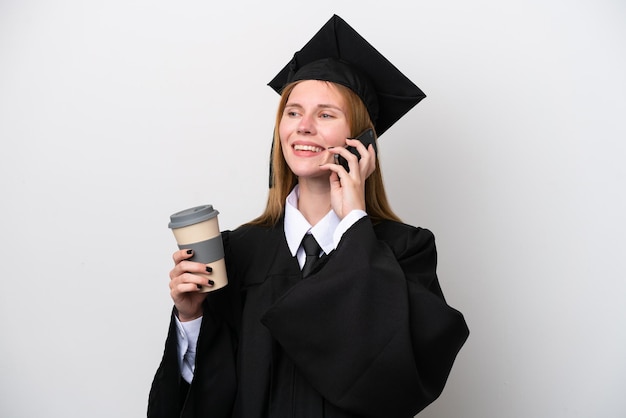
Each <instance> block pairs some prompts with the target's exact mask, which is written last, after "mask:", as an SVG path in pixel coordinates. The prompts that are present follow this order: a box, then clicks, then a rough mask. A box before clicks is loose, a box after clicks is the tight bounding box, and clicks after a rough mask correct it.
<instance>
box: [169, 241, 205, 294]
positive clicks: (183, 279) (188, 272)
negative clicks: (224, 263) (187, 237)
mask: <svg viewBox="0 0 626 418" xmlns="http://www.w3.org/2000/svg"><path fill="white" fill-rule="evenodd" d="M192 256H193V252H191V250H180V251H177V252H175V253H174V255H173V259H174V262H175V263H176V264H175V266H174V268H173V269H172V270H171V271H170V289H171V290H172V291H175V290H178V291H179V292H191V291H197V290H198V289H199V287H198V286H213V285H214V284H215V283H214V282H213V280H211V277H210V275H211V273H212V272H213V269H212V268H211V267H210V266H209V265H206V264H203V263H196V262H194V261H189V260H187V259H188V258H190V257H192Z"/></svg>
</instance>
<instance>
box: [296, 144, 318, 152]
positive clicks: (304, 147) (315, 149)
mask: <svg viewBox="0 0 626 418" xmlns="http://www.w3.org/2000/svg"><path fill="white" fill-rule="evenodd" d="M293 149H295V150H296V151H313V152H322V150H323V149H322V148H320V147H314V146H313V145H294V147H293Z"/></svg>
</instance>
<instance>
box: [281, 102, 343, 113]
mask: <svg viewBox="0 0 626 418" xmlns="http://www.w3.org/2000/svg"><path fill="white" fill-rule="evenodd" d="M288 107H297V108H300V109H302V108H304V106H302V105H301V104H299V103H291V102H287V103H286V104H285V109H286V108H288ZM316 108H318V109H334V110H338V111H340V112H341V113H345V112H344V111H343V109H342V108H340V107H339V106H336V105H331V104H318V105H317V106H316Z"/></svg>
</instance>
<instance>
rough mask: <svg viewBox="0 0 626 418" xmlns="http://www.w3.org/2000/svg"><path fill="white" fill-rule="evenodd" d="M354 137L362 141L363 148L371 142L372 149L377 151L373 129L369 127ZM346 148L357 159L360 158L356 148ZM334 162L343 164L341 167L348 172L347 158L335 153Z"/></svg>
mask: <svg viewBox="0 0 626 418" xmlns="http://www.w3.org/2000/svg"><path fill="white" fill-rule="evenodd" d="M354 139H358V140H359V141H361V142H362V143H363V145H365V148H367V147H369V145H370V144H372V146H373V147H374V151H378V150H377V149H376V138H375V137H374V130H373V129H371V128H370V129H366V130H365V131H363V132H361V133H360V134H359V135H357V137H356V138H354ZM346 149H347V150H348V151H350V152H351V153H353V154H354V155H356V157H357V158H358V159H359V160H360V159H361V155H360V154H359V152H358V151H357V150H356V148H354V147H347V148H346ZM335 164H341V165H342V166H343V168H345V169H346V171H347V172H350V167H348V160H346V159H345V158H343V157H342V156H341V155H339V154H335Z"/></svg>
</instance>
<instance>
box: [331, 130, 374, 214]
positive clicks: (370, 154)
mask: <svg viewBox="0 0 626 418" xmlns="http://www.w3.org/2000/svg"><path fill="white" fill-rule="evenodd" d="M346 143H347V144H348V146H351V147H354V148H356V150H357V151H358V152H359V154H360V155H361V159H360V160H359V159H358V158H357V157H356V155H354V154H352V153H351V152H350V151H348V150H347V149H346V148H344V147H334V148H329V149H328V151H330V152H331V153H333V154H339V155H341V156H342V157H343V158H345V159H346V160H347V161H348V167H350V172H347V171H346V169H345V168H343V167H342V166H341V165H340V164H324V165H322V166H321V167H320V168H322V169H325V170H330V171H331V174H330V204H331V206H332V209H333V210H334V211H335V213H336V214H337V216H339V218H341V219H343V218H344V217H345V216H346V215H347V214H348V213H350V211H352V210H355V209H360V210H365V180H366V179H367V178H368V177H369V176H370V174H372V173H373V172H374V170H375V169H376V151H374V147H373V146H372V145H370V146H369V147H368V148H367V149H366V148H365V145H363V143H362V142H361V141H359V140H358V139H347V140H346Z"/></svg>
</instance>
